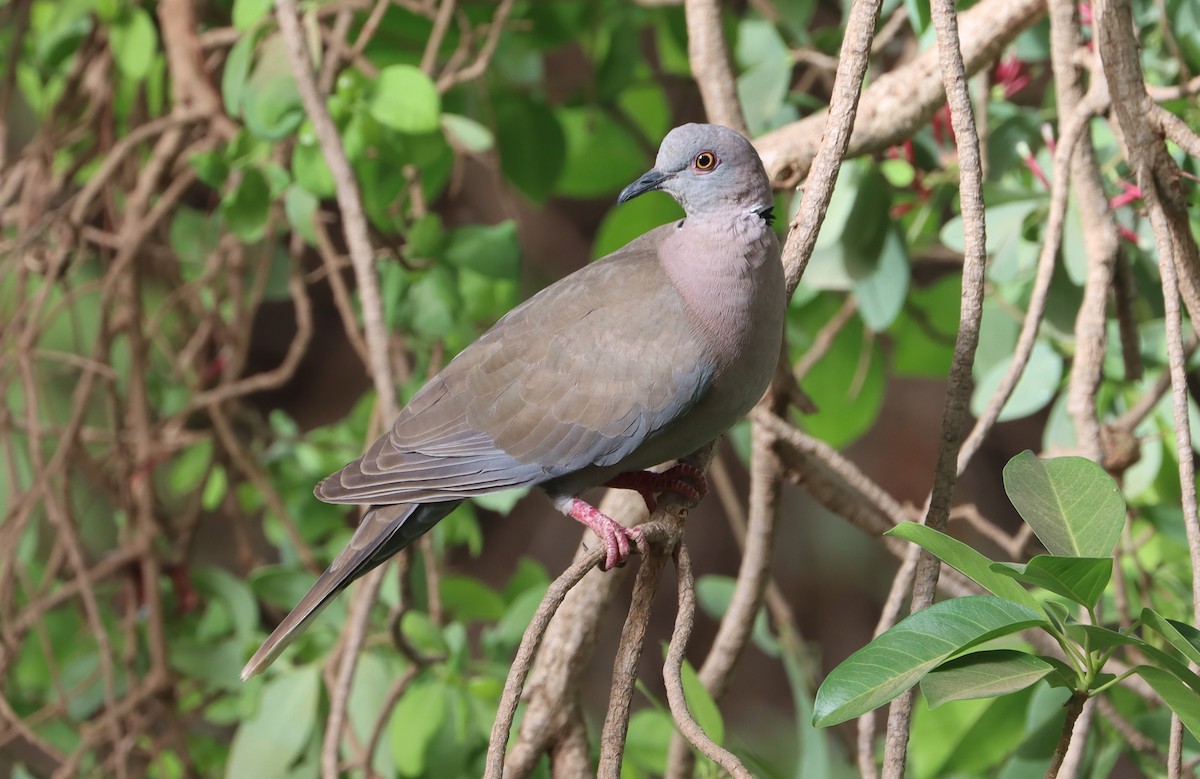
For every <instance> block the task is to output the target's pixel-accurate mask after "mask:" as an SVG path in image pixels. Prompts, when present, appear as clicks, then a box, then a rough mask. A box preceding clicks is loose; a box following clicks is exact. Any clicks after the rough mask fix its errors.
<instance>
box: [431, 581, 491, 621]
mask: <svg viewBox="0 0 1200 779" xmlns="http://www.w3.org/2000/svg"><path fill="white" fill-rule="evenodd" d="M441 593H442V604H443V605H444V606H445V607H446V608H447V609H448V610H449V611H450V613H451V614H453V615H455V616H456V617H457V618H458V619H460V620H464V621H466V620H483V621H485V622H495V621H496V620H498V619H500V618H501V617H503V616H504V612H505V610H506V607H505V604H504V599H503V598H501V597H500V595H499V594H498V593H497V592H496V591H494V590H492V589H491V588H490V587H488V586H487V585H485V584H484V583H483V582H481V581H479V580H478V579H474V578H472V577H470V576H446V577H444V578H443V579H442V583H441Z"/></svg>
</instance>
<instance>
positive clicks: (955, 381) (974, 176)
mask: <svg viewBox="0 0 1200 779" xmlns="http://www.w3.org/2000/svg"><path fill="white" fill-rule="evenodd" d="M978 7H979V6H976V8H978ZM930 10H931V14H932V17H933V25H934V28H935V30H936V31H937V51H938V60H939V62H940V63H941V71H942V82H943V84H944V85H945V90H946V98H947V102H948V103H949V105H950V121H951V125H952V127H953V129H954V135H955V138H956V143H957V145H958V159H959V202H960V204H961V205H960V207H961V211H962V219H963V232H964V245H965V249H964V255H963V271H962V302H961V309H960V314H959V326H958V337H957V338H956V339H955V344H954V360H953V362H952V363H951V366H950V376H949V381H948V386H947V388H946V405H945V408H944V410H943V412H942V429H941V439H940V441H939V445H938V452H937V459H936V462H935V465H934V480H933V489H932V491H931V492H930V495H929V505H928V510H927V512H926V515H925V524H926V525H928V526H929V527H931V528H933V529H934V530H939V531H944V530H945V529H946V523H947V521H948V520H949V518H950V504H951V498H952V496H953V493H954V486H955V484H956V483H957V475H958V471H957V466H956V464H957V460H958V450H959V446H960V444H961V442H962V433H961V431H962V426H963V423H964V421H965V420H966V418H967V406H968V401H969V399H970V394H971V368H972V366H973V365H974V363H975V349H976V346H977V345H978V343H979V323H980V320H981V318H982V314H983V286H984V266H985V264H986V262H987V248H986V246H987V238H986V228H985V224H984V206H983V168H982V162H981V160H980V156H979V155H980V152H979V137H978V134H977V133H976V131H975V118H974V116H973V115H972V112H971V95H970V91H969V89H968V87H967V73H966V69H965V66H964V63H963V51H962V46H961V42H960V39H959V29H958V24H959V22H958V17H957V15H956V12H955V10H954V3H953V0H933V2H931V6H930ZM940 569H941V565H940V563H939V562H938V560H937V558H936V557H934V556H933V555H930V554H928V553H924V554H922V555H921V557H920V562H919V563H918V565H917V573H916V577H915V580H914V582H913V596H912V605H911V610H912V611H914V612H915V611H919V610H920V609H923V608H925V607H927V606H929V605H930V604H931V603H933V598H934V593H935V592H936V590H937V581H938V574H939V571H940ZM912 702H913V691H912V690H909V691H908V692H907V693H905V694H904V695H901V696H900V697H899V698H897V699H896V700H895V701H893V702H892V705H891V707H890V709H889V711H888V735H887V741H886V748H885V750H884V761H883V776H884V779H900V777H902V776H904V772H905V765H906V763H907V755H908V734H909V724H910V722H909V720H910V717H911V712H912Z"/></svg>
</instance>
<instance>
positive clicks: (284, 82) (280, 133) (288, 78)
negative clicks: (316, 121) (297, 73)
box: [241, 35, 304, 141]
mask: <svg viewBox="0 0 1200 779" xmlns="http://www.w3.org/2000/svg"><path fill="white" fill-rule="evenodd" d="M241 109H242V110H241V113H242V118H243V119H244V120H245V122H246V129H247V130H249V131H250V132H251V133H253V134H254V135H256V136H257V137H259V138H263V139H266V140H270V141H277V140H280V139H282V138H285V137H287V136H288V135H290V134H291V133H292V132H293V131H294V130H295V129H296V128H297V127H299V126H300V123H301V122H302V121H304V106H303V104H302V103H301V101H300V91H299V89H298V88H297V87H296V79H295V77H294V76H293V75H292V69H291V67H290V66H289V65H288V60H287V56H286V52H285V51H284V42H283V38H282V37H281V36H279V35H272V36H269V37H267V38H266V39H265V40H264V41H263V45H262V51H261V52H259V56H258V61H257V62H256V63H255V64H254V68H253V70H252V71H251V73H250V77H249V79H247V81H246V84H245V86H243V87H242V94H241Z"/></svg>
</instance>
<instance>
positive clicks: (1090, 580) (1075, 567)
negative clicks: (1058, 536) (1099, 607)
mask: <svg viewBox="0 0 1200 779" xmlns="http://www.w3.org/2000/svg"><path fill="white" fill-rule="evenodd" d="M1112 566H1113V561H1112V558H1111V557H1058V556H1056V555H1038V556H1037V557H1034V558H1033V559H1032V560H1030V561H1029V562H1028V563H1026V564H1025V565H1018V564H1016V563H994V564H993V565H992V570H993V571H995V572H996V573H999V574H1001V575H1002V576H1011V577H1012V578H1014V579H1016V580H1017V581H1019V582H1024V583H1025V584H1031V585H1033V586H1035V587H1041V588H1042V589H1045V590H1049V591H1050V592H1053V593H1055V594H1056V595H1061V596H1063V597H1064V598H1069V599H1071V600H1073V601H1075V602H1076V603H1078V604H1079V605H1080V606H1085V607H1087V608H1089V609H1090V608H1092V607H1093V606H1095V605H1096V601H1098V600H1099V599H1100V596H1101V595H1103V594H1104V588H1105V587H1107V586H1108V580H1109V579H1110V578H1111V577H1112Z"/></svg>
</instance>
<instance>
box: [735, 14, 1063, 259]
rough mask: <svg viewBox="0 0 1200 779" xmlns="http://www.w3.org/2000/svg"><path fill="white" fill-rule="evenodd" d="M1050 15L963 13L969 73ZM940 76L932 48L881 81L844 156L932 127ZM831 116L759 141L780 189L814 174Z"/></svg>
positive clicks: (866, 99)
mask: <svg viewBox="0 0 1200 779" xmlns="http://www.w3.org/2000/svg"><path fill="white" fill-rule="evenodd" d="M858 5H859V3H855V4H854V6H853V7H852V8H856V7H857V6H858ZM1045 12H1046V0H981V2H978V3H976V4H975V5H974V6H972V7H971V8H970V9H969V10H966V11H964V12H963V14H962V16H961V17H960V19H959V25H960V28H961V40H962V52H963V60H964V64H965V68H966V72H967V73H968V74H974V73H977V72H978V71H979V70H980V69H981V68H983V67H984V66H985V65H987V64H988V63H990V62H992V61H993V60H995V59H996V57H998V56H999V55H1000V52H1001V51H1003V50H1004V48H1005V47H1006V46H1008V44H1010V43H1012V41H1014V40H1016V37H1017V36H1018V35H1020V34H1021V33H1022V32H1024V31H1025V30H1027V29H1028V28H1030V27H1032V26H1033V24H1034V23H1035V22H1037V20H1038V19H1040V18H1041V17H1042V16H1043V15H1044V14H1045ZM843 59H844V55H843ZM839 67H840V65H839ZM937 74H938V59H937V52H936V51H934V50H932V49H931V50H929V51H926V52H925V53H923V54H921V55H920V56H919V57H917V58H916V59H914V60H913V61H912V62H910V63H908V64H907V65H904V66H903V67H900V68H897V69H895V70H893V71H891V72H889V73H884V74H883V75H881V76H879V78H877V79H876V80H875V81H874V83H872V84H871V86H870V87H868V88H867V89H866V90H865V91H864V92H863V94H862V100H861V110H860V111H859V114H858V120H857V123H856V124H855V126H854V134H853V135H851V136H850V142H849V145H848V146H847V147H846V152H845V155H844V156H850V157H854V156H858V155H860V154H870V153H873V152H877V151H883V150H884V149H886V148H887V147H889V146H892V145H894V144H896V143H899V142H900V141H902V140H904V139H905V138H908V137H909V136H911V135H912V134H913V133H914V132H916V130H917V129H918V128H920V127H921V126H922V125H924V124H925V123H926V122H928V121H929V119H930V118H931V117H932V116H933V114H934V112H935V111H937V110H938V108H940V107H941V106H942V104H943V102H944V101H945V94H946V92H945V88H944V87H943V86H942V83H941V81H940V80H939V79H938V77H937ZM830 115H833V116H836V113H834V110H833V108H832V107H831V108H830V111H828V112H824V111H823V112H819V113H815V114H812V115H811V116H807V117H805V118H804V119H802V120H800V121H799V122H794V123H792V124H789V125H788V126H786V127H781V128H780V129H778V130H775V131H773V132H769V133H767V134H766V135H763V136H762V137H760V138H758V139H757V140H756V141H755V143H754V145H755V147H756V148H757V149H758V152H759V154H761V155H762V158H763V163H764V164H765V165H766V167H767V174H768V175H770V177H771V180H772V182H773V183H774V186H775V187H776V188H778V189H784V188H789V187H794V186H796V185H797V184H798V183H799V182H800V181H801V180H802V179H803V178H804V177H805V176H806V175H807V174H808V173H809V167H810V165H812V164H813V163H814V157H815V156H816V153H817V147H818V144H819V141H820V138H821V133H822V129H823V128H824V126H825V123H826V118H827V116H830ZM789 278H790V277H789Z"/></svg>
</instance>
